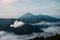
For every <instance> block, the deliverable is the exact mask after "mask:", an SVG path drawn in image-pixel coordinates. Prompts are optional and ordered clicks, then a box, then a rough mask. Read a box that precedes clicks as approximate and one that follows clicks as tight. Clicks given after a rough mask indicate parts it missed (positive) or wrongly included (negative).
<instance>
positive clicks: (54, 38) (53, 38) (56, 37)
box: [30, 34, 60, 40]
mask: <svg viewBox="0 0 60 40" xmlns="http://www.w3.org/2000/svg"><path fill="white" fill-rule="evenodd" d="M30 40H60V34H56V35H54V36H50V37H46V38H44V37H36V38H33V39H30Z"/></svg>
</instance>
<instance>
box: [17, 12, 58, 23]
mask: <svg viewBox="0 0 60 40" xmlns="http://www.w3.org/2000/svg"><path fill="white" fill-rule="evenodd" d="M18 19H20V20H22V21H24V22H32V23H33V22H40V21H50V22H53V21H56V20H57V18H55V17H51V16H48V15H33V14H32V13H29V12H28V13H26V14H24V15H23V16H21V17H19V18H18Z"/></svg>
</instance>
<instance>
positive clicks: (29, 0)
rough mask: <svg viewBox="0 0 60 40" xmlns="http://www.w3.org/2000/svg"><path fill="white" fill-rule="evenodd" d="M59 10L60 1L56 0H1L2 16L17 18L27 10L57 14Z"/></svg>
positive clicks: (59, 12) (0, 14)
mask: <svg viewBox="0 0 60 40" xmlns="http://www.w3.org/2000/svg"><path fill="white" fill-rule="evenodd" d="M7 4H8V5H7ZM59 10H60V3H58V2H56V1H54V0H53V1H52V0H0V17H4V18H6V17H8V18H10V17H13V18H17V17H20V16H22V15H23V14H25V13H26V12H31V13H33V14H46V15H52V16H53V15H55V16H56V15H60V11H59Z"/></svg>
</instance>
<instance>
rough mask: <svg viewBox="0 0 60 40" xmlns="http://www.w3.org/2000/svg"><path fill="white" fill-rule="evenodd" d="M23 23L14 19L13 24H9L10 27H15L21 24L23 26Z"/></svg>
mask: <svg viewBox="0 0 60 40" xmlns="http://www.w3.org/2000/svg"><path fill="white" fill-rule="evenodd" d="M23 25H24V22H22V21H17V20H16V21H15V22H14V24H11V25H10V27H14V28H16V27H21V26H23Z"/></svg>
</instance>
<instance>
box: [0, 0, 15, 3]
mask: <svg viewBox="0 0 60 40" xmlns="http://www.w3.org/2000/svg"><path fill="white" fill-rule="evenodd" d="M14 1H16V0H0V3H1V4H10V3H12V2H14Z"/></svg>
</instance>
